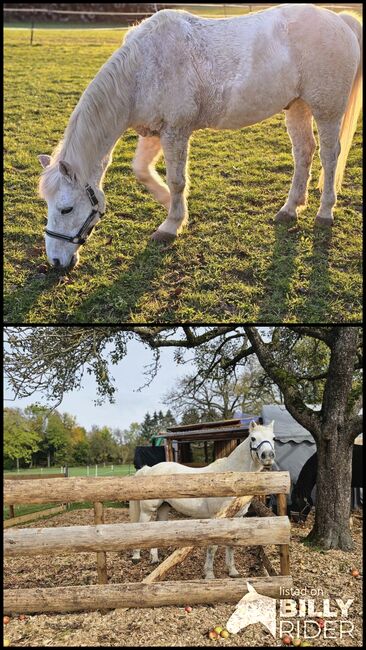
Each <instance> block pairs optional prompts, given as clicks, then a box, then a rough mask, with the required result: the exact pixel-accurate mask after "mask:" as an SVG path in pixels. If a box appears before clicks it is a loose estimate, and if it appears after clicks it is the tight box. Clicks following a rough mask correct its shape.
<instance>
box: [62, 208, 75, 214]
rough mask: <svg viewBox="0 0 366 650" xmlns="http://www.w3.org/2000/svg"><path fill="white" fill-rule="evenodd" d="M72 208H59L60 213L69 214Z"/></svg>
mask: <svg viewBox="0 0 366 650" xmlns="http://www.w3.org/2000/svg"><path fill="white" fill-rule="evenodd" d="M72 210H73V208H64V209H63V210H61V214H69V212H72Z"/></svg>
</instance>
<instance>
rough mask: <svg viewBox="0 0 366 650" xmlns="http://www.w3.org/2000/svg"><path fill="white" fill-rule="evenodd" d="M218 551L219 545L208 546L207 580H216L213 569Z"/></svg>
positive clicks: (205, 569) (205, 568)
mask: <svg viewBox="0 0 366 650" xmlns="http://www.w3.org/2000/svg"><path fill="white" fill-rule="evenodd" d="M216 551H217V546H208V547H207V551H206V561H205V567H204V571H205V580H214V578H215V574H214V570H213V565H214V559H215V555H216Z"/></svg>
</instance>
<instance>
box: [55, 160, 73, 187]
mask: <svg viewBox="0 0 366 650" xmlns="http://www.w3.org/2000/svg"><path fill="white" fill-rule="evenodd" d="M58 166H59V170H60V172H61V174H62V175H63V176H64V177H65V178H66V180H67V181H69V183H72V182H73V181H74V180H75V179H76V174H75V172H74V170H73V168H72V167H71V165H70V164H69V163H68V162H66V160H59V162H58Z"/></svg>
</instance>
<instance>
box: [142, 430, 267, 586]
mask: <svg viewBox="0 0 366 650" xmlns="http://www.w3.org/2000/svg"><path fill="white" fill-rule="evenodd" d="M273 424H274V421H272V422H271V423H270V424H268V425H266V426H263V425H259V424H256V423H255V422H254V421H252V422H251V423H250V425H249V435H248V437H247V438H246V439H245V440H244V442H242V443H241V444H240V445H238V447H236V449H234V451H232V452H231V454H230V455H229V456H227V458H219V459H218V460H216V461H215V462H213V463H211V464H210V465H207V466H206V467H196V468H193V467H187V466H186V465H180V463H171V462H163V463H158V464H157V465H153V466H152V467H148V466H147V465H145V467H142V468H141V469H139V470H138V471H137V472H136V474H135V476H146V475H148V476H157V477H159V476H161V475H166V474H200V473H203V472H205V473H206V472H260V471H261V470H262V469H263V468H264V467H270V466H271V465H272V463H273V462H274V458H275V452H274V441H273V437H274V434H273ZM157 480H158V479H157ZM234 498H235V497H208V498H203V499H199V498H192V499H176V498H173V499H169V498H168V499H148V500H146V501H130V520H131V521H132V522H137V521H140V522H143V521H150V519H151V518H152V517H153V516H154V514H155V513H157V519H158V520H159V521H166V520H167V518H168V513H169V509H170V506H171V507H173V508H174V509H175V510H176V511H177V512H181V513H182V514H183V515H186V516H187V517H194V518H196V519H209V518H211V517H214V515H215V514H216V513H217V512H218V511H219V510H220V508H222V506H223V505H224V504H225V505H226V504H227V503H230V501H232V500H233V499H234ZM249 505H250V504H249V503H248V505H247V506H245V507H244V508H242V509H241V510H240V511H239V512H238V513H237V515H236V516H237V517H240V516H243V515H245V513H246V512H247V510H248V508H249ZM216 550H217V546H209V547H208V548H207V554H206V562H205V578H206V580H208V579H211V578H214V577H215V576H214V572H213V563H214V557H215V553H216ZM150 557H151V562H153V563H155V562H158V561H159V557H158V549H157V548H152V549H151V550H150ZM139 560H140V549H135V550H134V551H133V555H132V561H133V562H138V561H139ZM226 564H227V567H228V573H229V576H230V577H231V578H237V577H239V572H238V571H237V569H236V567H235V564H234V553H233V548H232V547H226Z"/></svg>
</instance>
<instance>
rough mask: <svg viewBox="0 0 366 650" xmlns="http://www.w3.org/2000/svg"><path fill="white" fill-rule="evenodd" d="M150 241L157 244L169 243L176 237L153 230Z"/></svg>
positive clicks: (162, 231)
mask: <svg viewBox="0 0 366 650" xmlns="http://www.w3.org/2000/svg"><path fill="white" fill-rule="evenodd" d="M151 239H152V240H153V241H157V242H163V243H170V242H172V241H174V239H176V235H172V234H171V233H170V232H165V231H164V230H155V232H154V233H153V234H152V235H151Z"/></svg>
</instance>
